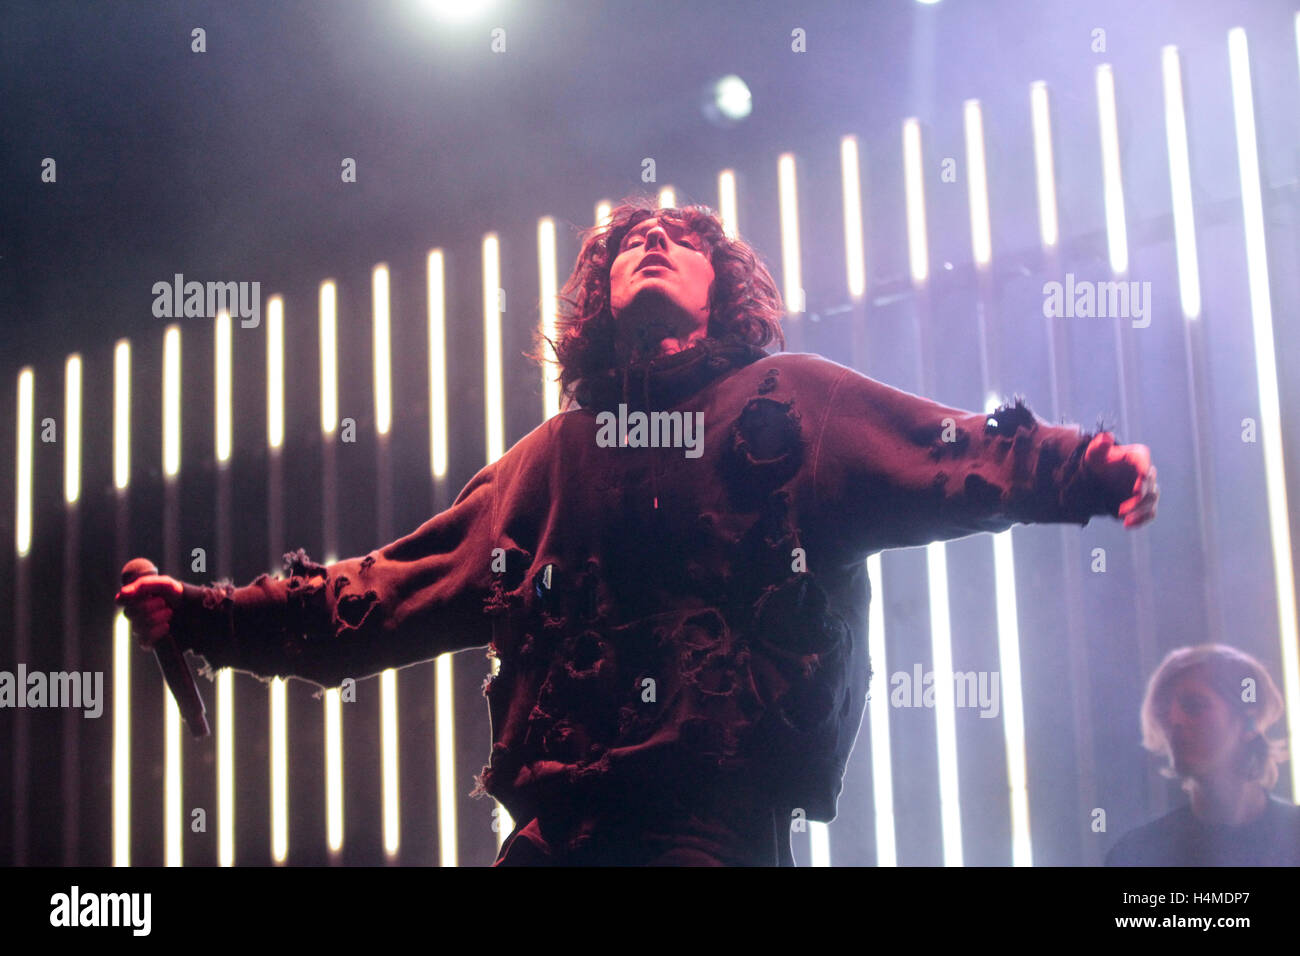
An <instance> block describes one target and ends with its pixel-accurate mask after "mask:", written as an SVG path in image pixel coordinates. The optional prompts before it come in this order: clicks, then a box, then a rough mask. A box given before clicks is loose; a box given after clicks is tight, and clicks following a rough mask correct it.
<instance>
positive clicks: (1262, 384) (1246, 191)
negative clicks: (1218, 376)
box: [1228, 27, 1300, 793]
mask: <svg viewBox="0 0 1300 956" xmlns="http://www.w3.org/2000/svg"><path fill="white" fill-rule="evenodd" d="M1228 66H1229V72H1230V74H1231V76H1232V111H1233V116H1234V118H1235V121H1236V133H1237V164H1238V166H1239V168H1240V170H1241V203H1242V212H1243V220H1244V222H1245V227H1246V275H1247V279H1248V282H1249V285H1250V312H1251V325H1252V328H1253V329H1254V333H1255V335H1254V338H1255V374H1256V381H1257V382H1258V388H1259V417H1260V423H1259V424H1260V427H1259V431H1260V438H1261V439H1262V441H1261V448H1262V451H1263V453H1264V481H1265V487H1266V489H1267V491H1266V494H1267V498H1268V517H1269V528H1270V530H1271V538H1272V545H1273V583H1274V587H1275V588H1276V592H1275V593H1276V598H1277V617H1278V637H1279V639H1280V640H1281V642H1282V684H1283V691H1284V693H1285V694H1286V702H1287V709H1286V713H1287V730H1288V735H1289V739H1291V740H1293V741H1294V740H1300V634H1297V632H1296V596H1295V587H1294V581H1295V569H1294V567H1293V566H1292V562H1291V531H1290V527H1289V526H1288V524H1287V522H1288V516H1289V515H1290V511H1289V509H1288V506H1287V498H1286V464H1285V460H1284V458H1283V451H1282V408H1281V403H1280V399H1279V395H1278V378H1277V352H1276V351H1275V348H1274V339H1273V303H1272V299H1271V298H1270V295H1269V287H1268V250H1267V249H1266V248H1265V230H1264V197H1263V193H1262V191H1261V186H1260V178H1259V152H1258V145H1257V142H1256V139H1255V103H1254V96H1253V94H1252V93H1251V88H1250V52H1249V49H1248V48H1247V45H1246V31H1245V30H1243V29H1242V28H1241V27H1234V28H1233V29H1232V30H1230V31H1228ZM1291 792H1292V793H1300V761H1297V760H1294V759H1293V760H1292V761H1291Z"/></svg>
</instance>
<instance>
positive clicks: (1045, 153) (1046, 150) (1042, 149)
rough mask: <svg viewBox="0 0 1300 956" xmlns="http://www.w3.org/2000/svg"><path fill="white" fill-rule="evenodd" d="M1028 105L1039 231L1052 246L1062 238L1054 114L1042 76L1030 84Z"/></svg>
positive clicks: (1041, 236) (1043, 241) (1050, 246)
mask: <svg viewBox="0 0 1300 956" xmlns="http://www.w3.org/2000/svg"><path fill="white" fill-rule="evenodd" d="M1029 107H1030V114H1031V115H1032V117H1033V127H1034V179H1035V181H1036V182H1037V184H1038V235H1039V238H1040V239H1041V240H1042V243H1043V245H1044V246H1046V247H1047V248H1049V249H1051V248H1053V247H1054V246H1055V245H1056V242H1057V240H1058V239H1059V238H1060V225H1059V223H1058V221H1057V218H1056V163H1055V161H1054V160H1053V159H1052V115H1051V110H1050V105H1049V103H1048V99H1047V84H1046V83H1044V82H1043V81H1042V80H1039V81H1037V82H1035V83H1031V84H1030V86H1029Z"/></svg>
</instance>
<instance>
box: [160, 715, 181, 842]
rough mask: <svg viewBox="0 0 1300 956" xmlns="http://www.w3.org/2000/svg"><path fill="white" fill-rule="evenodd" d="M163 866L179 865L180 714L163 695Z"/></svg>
mask: <svg viewBox="0 0 1300 956" xmlns="http://www.w3.org/2000/svg"><path fill="white" fill-rule="evenodd" d="M163 754H164V756H163V861H164V862H163V865H164V866H180V865H181V841H182V839H184V837H183V830H182V829H181V825H182V820H183V816H184V815H183V813H182V812H181V712H180V709H179V708H178V707H177V706H176V698H174V697H172V695H171V694H164V695H163Z"/></svg>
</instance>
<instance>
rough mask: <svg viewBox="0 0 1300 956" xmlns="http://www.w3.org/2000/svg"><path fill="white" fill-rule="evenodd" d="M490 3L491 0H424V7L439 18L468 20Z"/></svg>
mask: <svg viewBox="0 0 1300 956" xmlns="http://www.w3.org/2000/svg"><path fill="white" fill-rule="evenodd" d="M491 5H492V0H424V7H425V8H426V9H427V10H428V11H429V12H430V13H432V14H433V15H434V16H436V17H438V18H439V19H440V20H470V19H473V18H474V17H476V16H478V15H479V14H480V13H482V12H483V11H484V10H486V9H487V8H488V7H490V6H491Z"/></svg>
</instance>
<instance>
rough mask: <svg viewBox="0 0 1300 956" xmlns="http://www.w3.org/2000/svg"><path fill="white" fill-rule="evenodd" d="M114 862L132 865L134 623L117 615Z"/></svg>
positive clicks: (115, 621) (114, 652)
mask: <svg viewBox="0 0 1300 956" xmlns="http://www.w3.org/2000/svg"><path fill="white" fill-rule="evenodd" d="M113 865H114V866H130V865H131V625H130V624H129V623H128V622H127V619H126V615H125V614H123V613H121V612H120V611H119V612H118V614H117V617H115V618H114V619H113Z"/></svg>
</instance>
